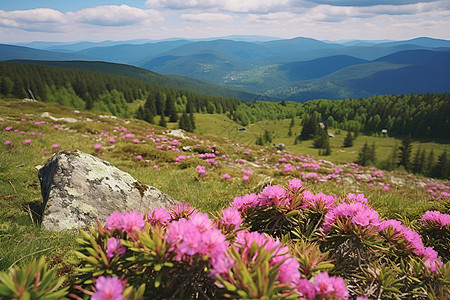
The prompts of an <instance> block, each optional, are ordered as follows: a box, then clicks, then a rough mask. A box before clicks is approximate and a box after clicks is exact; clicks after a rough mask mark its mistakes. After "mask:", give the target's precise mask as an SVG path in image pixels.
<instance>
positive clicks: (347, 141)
mask: <svg viewBox="0 0 450 300" xmlns="http://www.w3.org/2000/svg"><path fill="white" fill-rule="evenodd" d="M342 146H343V147H353V135H352V132H351V131H349V132H347V135H346V136H345V139H344V144H343V145H342Z"/></svg>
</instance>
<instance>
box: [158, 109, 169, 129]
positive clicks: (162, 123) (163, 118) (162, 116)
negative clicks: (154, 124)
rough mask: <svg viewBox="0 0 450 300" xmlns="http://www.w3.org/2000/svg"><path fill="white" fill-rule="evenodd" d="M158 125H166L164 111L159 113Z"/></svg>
mask: <svg viewBox="0 0 450 300" xmlns="http://www.w3.org/2000/svg"><path fill="white" fill-rule="evenodd" d="M158 125H159V126H161V127H167V121H166V117H165V116H164V112H163V113H162V115H161V120H160V121H159V124H158Z"/></svg>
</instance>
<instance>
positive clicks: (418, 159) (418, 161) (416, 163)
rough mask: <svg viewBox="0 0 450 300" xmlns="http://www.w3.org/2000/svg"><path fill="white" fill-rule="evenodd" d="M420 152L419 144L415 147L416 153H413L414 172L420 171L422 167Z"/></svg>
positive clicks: (418, 172)
mask: <svg viewBox="0 0 450 300" xmlns="http://www.w3.org/2000/svg"><path fill="white" fill-rule="evenodd" d="M422 153H423V151H421V149H420V146H419V149H417V151H416V154H415V155H414V161H413V171H414V173H415V174H420V173H422V167H423V160H422Z"/></svg>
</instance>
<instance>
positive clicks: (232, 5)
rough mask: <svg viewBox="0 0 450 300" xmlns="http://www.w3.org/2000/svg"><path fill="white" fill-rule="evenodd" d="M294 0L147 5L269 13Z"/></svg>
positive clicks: (150, 2)
mask: <svg viewBox="0 0 450 300" xmlns="http://www.w3.org/2000/svg"><path fill="white" fill-rule="evenodd" d="M292 2H293V0H264V1H261V0H187V1H183V0H147V1H146V5H147V6H148V7H150V8H160V7H164V8H170V9H203V10H204V9H211V10H215V11H228V12H236V13H269V12H273V11H280V10H284V9H288V8H289V7H291V6H292ZM297 2H298V1H297ZM300 2H303V1H300Z"/></svg>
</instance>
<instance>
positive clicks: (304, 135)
mask: <svg viewBox="0 0 450 300" xmlns="http://www.w3.org/2000/svg"><path fill="white" fill-rule="evenodd" d="M318 129H319V122H318V121H317V120H316V119H315V118H314V117H309V116H306V117H305V119H304V121H303V128H302V132H301V133H300V136H299V138H300V140H302V141H305V140H310V139H312V138H314V137H315V136H316V134H317V132H318Z"/></svg>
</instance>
